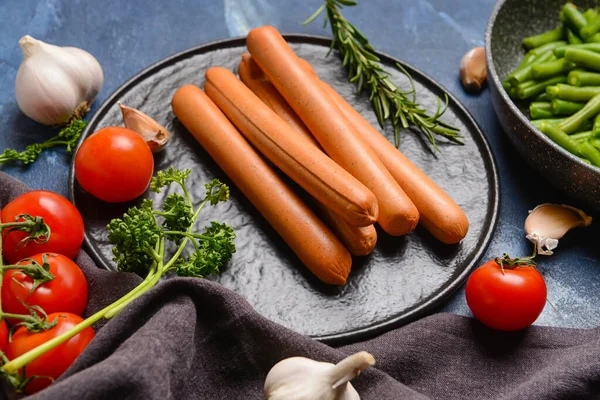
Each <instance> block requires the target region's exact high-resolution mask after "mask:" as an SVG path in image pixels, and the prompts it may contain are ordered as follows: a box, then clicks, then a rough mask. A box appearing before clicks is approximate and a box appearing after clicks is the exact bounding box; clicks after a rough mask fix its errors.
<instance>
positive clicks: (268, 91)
mask: <svg viewBox="0 0 600 400" xmlns="http://www.w3.org/2000/svg"><path fill="white" fill-rule="evenodd" d="M238 75H239V76H240V79H241V80H242V82H244V84H245V85H246V86H248V88H249V89H250V90H252V91H253V92H254V94H255V95H256V96H258V98H259V99H261V100H262V101H263V103H265V104H266V105H267V106H269V108H270V109H271V110H273V111H275V114H277V115H279V117H281V119H283V120H284V121H285V122H287V123H288V125H289V126H291V127H292V128H293V129H294V130H295V131H296V132H298V133H299V134H301V135H302V136H304V137H305V138H307V139H308V140H310V141H311V142H312V143H313V144H314V145H315V146H317V147H318V148H319V149H321V146H320V145H319V143H318V142H317V141H316V140H315V138H314V137H313V135H312V133H310V131H309V130H308V128H307V127H306V125H304V123H303V122H302V120H300V118H299V117H298V114H296V113H295V112H294V110H292V108H291V107H290V105H289V104H288V103H286V102H285V99H284V98H283V97H281V95H280V94H279V92H278V91H277V89H275V87H274V86H273V84H272V83H271V82H269V78H267V76H266V75H265V73H264V72H263V71H262V69H260V67H259V66H258V65H257V64H256V62H254V60H253V59H252V56H250V54H242V61H240V64H239V65H238ZM321 150H322V149H321Z"/></svg>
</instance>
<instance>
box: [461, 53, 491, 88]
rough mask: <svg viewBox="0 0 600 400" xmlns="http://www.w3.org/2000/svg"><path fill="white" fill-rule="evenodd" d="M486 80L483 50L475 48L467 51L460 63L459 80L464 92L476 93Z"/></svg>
mask: <svg viewBox="0 0 600 400" xmlns="http://www.w3.org/2000/svg"><path fill="white" fill-rule="evenodd" d="M486 79H487V69H486V61H485V49H484V48H483V47H476V48H474V49H471V50H469V51H468V52H467V53H466V54H465V55H464V56H463V58H462V60H461V61H460V80H461V82H462V84H463V87H464V88H465V90H468V91H471V92H478V91H480V90H481V88H482V87H483V85H484V83H485V80H486Z"/></svg>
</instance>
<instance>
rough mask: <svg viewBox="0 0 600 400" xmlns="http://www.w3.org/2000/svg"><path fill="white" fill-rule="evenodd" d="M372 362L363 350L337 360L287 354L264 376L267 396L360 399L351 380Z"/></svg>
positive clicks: (274, 399)
mask: <svg viewBox="0 0 600 400" xmlns="http://www.w3.org/2000/svg"><path fill="white" fill-rule="evenodd" d="M374 364H375V359H374V358H373V356H372V355H371V354H369V353H367V352H365V351H361V352H359V353H356V354H353V355H351V356H349V357H346V358H345V359H343V360H342V361H340V362H339V363H337V364H335V365H334V364H330V363H324V362H319V361H314V360H311V359H310V358H304V357H291V358H286V359H285V360H282V361H280V362H278V363H277V364H275V366H273V368H271V370H270V371H269V373H268V374H267V378H266V380H265V398H266V399H267V400H360V396H359V395H358V393H357V392H356V390H355V389H354V388H353V387H352V385H351V384H350V380H352V379H354V378H356V377H357V376H358V375H359V374H360V373H361V371H363V370H364V369H367V368H369V367H371V366H373V365H374Z"/></svg>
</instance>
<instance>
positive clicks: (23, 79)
mask: <svg viewBox="0 0 600 400" xmlns="http://www.w3.org/2000/svg"><path fill="white" fill-rule="evenodd" d="M19 44H20V45H21V50H22V51H23V61H22V62H21V65H20V66H19V71H18V72H17V78H16V80H15V94H16V98H17V104H18V105H19V108H20V109H21V111H23V113H24V114H25V115H27V116H28V117H29V118H31V119H33V120H34V121H37V122H39V123H41V124H44V125H61V124H64V123H67V122H68V121H69V120H71V119H74V118H82V117H83V116H85V114H86V113H87V112H88V111H89V107H90V105H91V104H92V103H93V102H94V100H95V98H96V95H97V94H98V92H100V89H101V88H102V83H103V81H104V75H103V73H102V68H101V67H100V64H99V63H98V61H97V60H96V59H95V58H94V57H93V56H92V55H91V54H90V53H88V52H86V51H84V50H81V49H78V48H75V47H59V46H54V45H51V44H48V43H44V42H42V41H41V40H37V39H34V38H32V37H31V36H29V35H26V36H23V37H22V38H21V40H19Z"/></svg>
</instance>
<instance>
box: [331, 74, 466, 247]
mask: <svg viewBox="0 0 600 400" xmlns="http://www.w3.org/2000/svg"><path fill="white" fill-rule="evenodd" d="M321 84H322V87H323V89H324V90H325V91H326V92H327V94H328V95H329V96H330V97H331V99H332V100H333V101H334V102H335V103H336V104H337V105H338V107H339V108H340V109H341V110H342V112H343V113H344V114H345V115H346V117H347V118H348V119H349V120H350V121H352V124H353V125H354V126H355V127H356V128H357V131H358V132H359V133H360V134H361V135H362V136H363V138H364V139H365V140H366V141H367V142H368V143H369V145H370V146H371V148H372V149H373V150H374V151H375V153H377V156H378V157H379V159H380V160H381V161H382V162H383V164H384V165H385V167H386V168H387V170H388V171H390V173H391V174H392V176H393V177H394V179H396V182H398V183H399V184H400V186H401V187H402V189H404V191H405V192H406V194H407V195H408V197H409V198H410V199H411V200H412V202H413V203H414V204H415V206H417V209H418V210H419V213H420V215H421V219H420V223H421V224H422V225H423V227H424V228H425V229H427V230H428V231H429V232H430V233H431V234H432V235H433V236H434V237H435V238H437V239H438V240H439V241H440V242H442V243H446V244H454V243H458V242H460V241H461V240H462V239H463V238H464V237H465V236H466V235H467V231H468V230H469V220H468V219H467V216H466V214H465V213H464V212H463V210H461V209H460V207H459V206H458V205H457V204H456V203H455V202H454V200H452V198H451V197H450V196H448V194H446V192H444V191H443V190H442V189H441V188H440V187H439V186H438V185H436V184H435V182H433V181H432V180H431V179H430V178H429V177H428V176H427V175H425V173H424V172H423V171H421V170H420V169H419V167H417V166H416V165H415V164H413V163H412V162H411V161H410V160H409V159H408V158H406V156H405V155H404V154H402V152H400V150H398V149H397V148H396V147H395V146H394V145H393V144H392V143H390V142H389V141H388V140H387V139H386V138H385V137H384V136H383V135H382V134H381V133H379V131H377V129H375V128H374V127H373V125H371V124H370V123H369V121H367V120H366V119H365V118H364V117H363V116H362V115H361V114H360V113H359V112H358V111H356V110H355V109H354V108H353V107H352V106H351V105H350V104H348V102H347V101H346V100H344V98H343V97H342V96H340V95H339V94H338V93H337V92H336V91H335V90H334V89H333V88H332V87H331V86H329V85H328V84H327V83H325V82H321Z"/></svg>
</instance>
